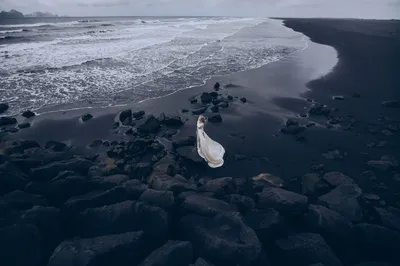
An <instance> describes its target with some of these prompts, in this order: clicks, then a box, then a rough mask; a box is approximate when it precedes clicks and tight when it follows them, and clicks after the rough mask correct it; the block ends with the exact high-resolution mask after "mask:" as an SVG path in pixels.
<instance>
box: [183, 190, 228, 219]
mask: <svg viewBox="0 0 400 266" xmlns="http://www.w3.org/2000/svg"><path fill="white" fill-rule="evenodd" d="M181 207H182V210H183V211H185V212H186V213H195V214H199V215H203V216H211V217H213V216H215V215H217V214H218V213H223V212H234V211H236V207H235V206H234V205H230V204H228V203H226V202H225V201H222V200H218V199H215V198H210V197H206V196H201V195H189V196H188V197H186V198H185V200H184V201H183V203H182V205H181Z"/></svg>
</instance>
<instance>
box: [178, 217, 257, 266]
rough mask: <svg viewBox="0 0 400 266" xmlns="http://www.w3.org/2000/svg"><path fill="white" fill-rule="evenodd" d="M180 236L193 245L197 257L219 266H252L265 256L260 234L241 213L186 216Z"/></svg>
mask: <svg viewBox="0 0 400 266" xmlns="http://www.w3.org/2000/svg"><path fill="white" fill-rule="evenodd" d="M179 235H180V238H181V239H184V240H187V241H190V242H191V243H192V245H193V250H194V254H195V255H197V256H201V257H203V258H205V259H207V260H209V261H210V262H212V263H215V264H217V265H237V264H239V265H243V266H248V265H251V264H252V263H253V262H254V261H257V259H258V257H259V256H260V253H261V244H260V241H259V240H258V238H257V235H256V233H255V232H254V230H253V229H251V228H250V227H248V226H247V225H246V224H245V223H244V222H243V220H242V218H241V217H240V216H239V215H238V214H237V213H226V214H219V215H217V216H215V217H214V218H209V217H203V216H198V215H189V216H185V217H183V218H182V219H181V220H180V222H179Z"/></svg>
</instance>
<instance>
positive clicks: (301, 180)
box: [0, 19, 400, 266]
mask: <svg viewBox="0 0 400 266" xmlns="http://www.w3.org/2000/svg"><path fill="white" fill-rule="evenodd" d="M284 23H285V25H286V26H287V27H289V28H292V29H293V30H295V31H299V32H302V33H304V34H305V35H306V36H308V37H309V38H310V39H311V41H312V42H315V43H319V44H322V45H327V46H330V47H333V48H334V49H335V50H336V51H337V56H338V62H337V64H336V66H335V67H334V68H333V70H332V71H331V72H330V73H329V74H327V75H324V76H322V77H320V78H317V79H314V80H309V81H308V82H307V84H298V83H296V82H295V81H298V80H301V77H300V78H299V77H298V76H299V73H303V72H300V71H299V68H297V67H299V66H300V67H301V65H302V61H299V58H301V55H302V54H303V55H304V52H299V55H294V56H291V57H289V58H288V59H283V60H281V61H279V62H275V63H272V64H269V65H267V66H264V67H261V68H259V69H255V70H250V71H246V72H243V73H237V74H234V75H232V76H231V77H229V78H226V77H215V78H213V79H211V80H210V81H209V82H208V83H207V84H206V85H204V86H202V87H199V88H193V89H189V90H186V91H180V92H177V93H175V94H173V95H171V96H168V97H164V98H160V99H154V100H150V101H147V102H144V103H141V104H138V105H135V106H132V109H127V108H125V109H124V110H121V111H123V112H119V113H118V114H117V113H107V114H103V115H100V113H96V112H95V110H91V109H89V111H92V112H91V115H85V116H83V117H82V118H83V120H85V122H82V121H81V120H82V119H77V117H74V115H75V116H78V115H77V113H74V114H72V115H71V114H68V113H67V114H65V115H62V114H55V115H53V117H51V119H44V120H43V119H42V120H40V119H38V118H40V117H34V118H29V119H28V121H29V122H31V123H32V126H31V127H30V128H28V129H21V130H20V131H19V132H17V133H14V134H11V133H10V134H6V135H4V136H3V137H2V140H1V141H0V154H1V155H0V177H1V178H0V217H1V218H0V264H1V265H24V266H25V265H35V266H36V265H49V266H53V265H72V262H74V263H76V262H79V263H78V264H75V265H107V263H108V265H111V264H115V265H127V266H128V265H174V266H179V265H193V264H194V265H197V266H198V265H216V266H225V265H227V266H229V265H232V266H234V265H243V266H261V265H263V266H264V265H271V266H275V265H276V266H278V265H279V266H281V265H296V266H308V265H325V266H331V265H332V266H336V265H338V266H340V265H345V266H347V265H348V266H350V265H351V266H353V265H358V266H367V265H370V266H371V265H374V266H384V265H386V266H388V265H393V266H394V265H399V263H400V254H399V252H398V247H399V246H400V217H399V215H400V169H399V162H398V160H399V159H400V91H399V90H400V75H399V73H400V22H399V21H395V20H387V21H378V20H353V19H349V20H340V19H285V21H284ZM310 49H314V48H312V47H311V45H310V47H309V48H308V49H306V50H305V51H307V50H308V52H307V53H311V54H307V55H309V56H312V55H313V54H312V52H313V51H314V50H310ZM314 55H315V56H318V57H320V56H321V54H319V53H318V52H317V49H316V50H315V54H314ZM321 58H322V56H321ZM316 59H318V58H316ZM316 61H317V60H316ZM322 63H323V62H322ZM293 65H296V68H293V67H292V66H293ZM304 67H306V66H304ZM274 71H275V72H274ZM297 71H299V72H297ZM305 72H307V71H305ZM271 73H272V74H271ZM265 75H267V76H268V75H270V76H268V77H270V79H272V80H273V79H274V76H275V77H286V78H285V80H283V78H281V79H280V81H279V80H277V81H274V82H275V83H274V84H273V85H274V86H275V87H277V88H280V86H279V84H280V83H281V84H284V85H285V86H289V85H290V86H299V87H302V86H305V85H306V86H307V87H308V88H309V90H308V91H307V92H306V93H304V94H302V95H300V96H297V97H296V96H293V97H286V96H285V97H283V96H282V97H274V99H273V100H272V101H271V99H267V98H263V96H265V95H268V94H264V93H263V92H260V91H257V90H255V89H252V86H244V85H242V84H247V85H251V84H256V85H257V87H260V86H261V87H262V86H263V83H262V82H264V76H265ZM291 80H293V82H291ZM233 81H234V82H233ZM216 82H218V83H219V84H220V87H219V86H218V85H217V86H215V88H214V84H215V83H216ZM271 84H272V83H269V85H271ZM269 85H268V86H269ZM271 86H272V85H271ZM140 110H143V111H144V113H143V112H140ZM86 111H87V110H86ZM86 111H85V112H86ZM162 112H165V115H160V114H161V113H162ZM193 113H194V114H193ZM199 113H204V114H205V115H206V116H207V117H209V123H208V124H207V125H206V131H207V133H208V134H209V135H210V136H211V137H212V138H213V139H215V140H217V141H218V142H220V143H221V144H222V145H223V146H224V147H225V149H226V150H227V157H226V161H225V164H224V166H223V167H221V168H218V169H210V168H208V167H207V165H206V163H205V162H204V161H202V160H200V158H199V157H198V156H197V152H196V149H195V144H196V139H195V136H194V134H195V121H196V119H197V114H199ZM81 115H83V114H79V116H78V117H80V116H81ZM151 115H154V116H151ZM62 116H67V117H70V118H61V117H62ZM92 116H93V117H92ZM58 118H59V119H58ZM18 120H19V121H18V122H19V123H20V122H21V117H18ZM35 120H36V121H35ZM120 120H122V121H120ZM4 121H5V120H3V122H4ZM8 121H10V120H8ZM11 122H13V121H11ZM14 122H16V121H14ZM125 125H127V126H125ZM50 140H55V141H50ZM49 141H50V142H49ZM57 141H60V142H57ZM86 146H90V147H88V148H86ZM98 243H103V244H102V245H98ZM57 247H58V248H57ZM88 250H90V252H88Z"/></svg>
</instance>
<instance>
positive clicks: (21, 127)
mask: <svg viewBox="0 0 400 266" xmlns="http://www.w3.org/2000/svg"><path fill="white" fill-rule="evenodd" d="M30 126H31V124H30V123H28V122H25V123H21V124H18V128H19V129H24V128H28V127H30Z"/></svg>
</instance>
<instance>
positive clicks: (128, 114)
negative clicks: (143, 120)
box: [119, 109, 132, 122]
mask: <svg viewBox="0 0 400 266" xmlns="http://www.w3.org/2000/svg"><path fill="white" fill-rule="evenodd" d="M126 119H128V120H130V121H129V122H131V121H132V110H131V109H128V110H124V111H122V112H121V113H120V114H119V121H121V122H124V121H125V120H126Z"/></svg>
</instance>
